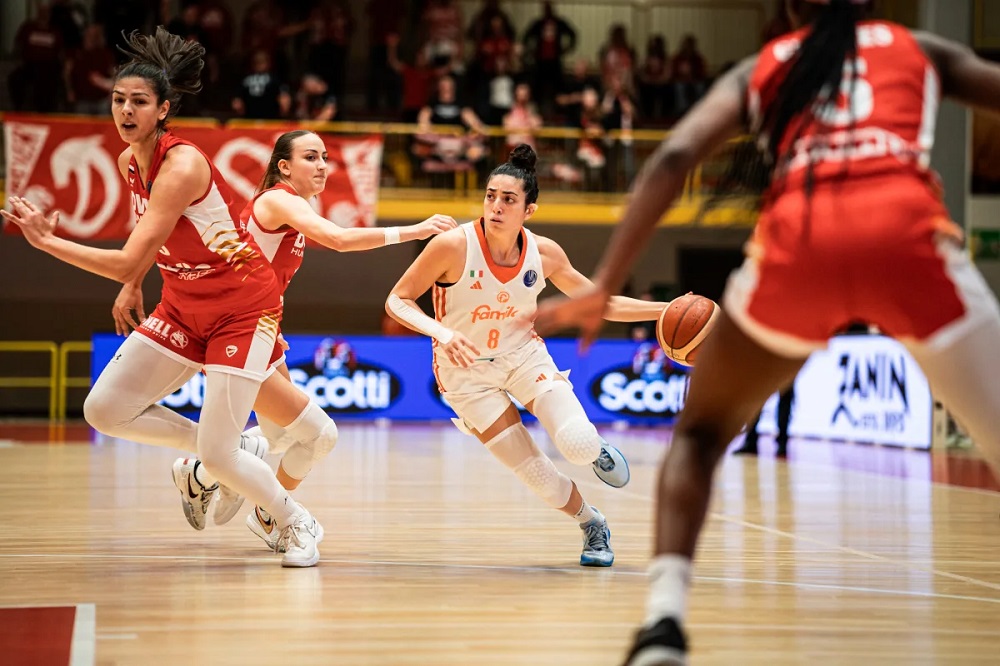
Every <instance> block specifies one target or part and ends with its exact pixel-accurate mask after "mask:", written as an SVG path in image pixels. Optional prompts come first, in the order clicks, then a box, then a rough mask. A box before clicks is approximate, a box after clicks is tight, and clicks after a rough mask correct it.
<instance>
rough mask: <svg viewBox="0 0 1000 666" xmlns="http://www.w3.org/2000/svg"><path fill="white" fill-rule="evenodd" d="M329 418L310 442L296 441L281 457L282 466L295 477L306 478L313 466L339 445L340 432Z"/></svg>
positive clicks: (289, 474)
mask: <svg viewBox="0 0 1000 666" xmlns="http://www.w3.org/2000/svg"><path fill="white" fill-rule="evenodd" d="M327 418H328V419H329V423H327V424H326V425H325V426H324V427H323V429H322V430H320V432H319V435H317V436H316V437H314V438H313V439H311V440H309V441H308V442H295V443H294V444H293V445H292V446H291V447H290V448H289V449H288V451H287V452H286V453H285V455H284V457H283V458H282V459H281V467H282V469H284V470H285V473H286V474H288V476H290V477H292V478H293V479H304V478H306V475H308V474H309V472H310V471H312V468H313V466H314V465H315V464H316V463H317V462H319V461H320V460H322V459H323V458H325V457H326V456H327V454H329V453H330V451H333V448H334V447H335V446H336V445H337V439H338V438H339V436H340V433H339V432H338V430H337V424H336V423H334V422H333V419H330V418H329V417H327Z"/></svg>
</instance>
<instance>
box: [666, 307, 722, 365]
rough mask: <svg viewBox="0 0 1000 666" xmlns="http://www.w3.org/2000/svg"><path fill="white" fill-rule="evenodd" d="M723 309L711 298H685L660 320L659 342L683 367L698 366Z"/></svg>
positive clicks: (667, 310)
mask: <svg viewBox="0 0 1000 666" xmlns="http://www.w3.org/2000/svg"><path fill="white" fill-rule="evenodd" d="M718 314H719V306H718V305H716V304H715V301H713V300H712V299H710V298H705V297H704V296H697V295H695V294H685V295H684V296H681V297H680V298H675V299H674V300H673V301H671V302H670V304H669V305H668V306H667V307H665V308H663V312H661V313H660V318H659V319H657V320H656V340H657V342H659V343H660V347H662V348H663V352H664V353H665V354H666V355H667V356H669V357H670V358H671V359H672V360H674V361H676V362H677V363H680V364H681V365H688V366H690V365H694V360H695V357H696V356H697V354H698V347H700V346H701V343H702V342H703V341H704V340H705V338H706V337H707V336H708V334H709V332H710V331H711V330H712V327H713V326H714V325H715V319H716V317H718Z"/></svg>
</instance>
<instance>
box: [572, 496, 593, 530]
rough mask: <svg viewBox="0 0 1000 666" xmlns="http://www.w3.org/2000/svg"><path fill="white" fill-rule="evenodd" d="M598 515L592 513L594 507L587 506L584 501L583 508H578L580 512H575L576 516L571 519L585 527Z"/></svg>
mask: <svg viewBox="0 0 1000 666" xmlns="http://www.w3.org/2000/svg"><path fill="white" fill-rule="evenodd" d="M598 515H599V514H598V513H597V512H596V511H594V507H592V506H590V505H589V504H587V501H586V500H584V501H583V506H581V507H580V510H579V511H577V512H576V515H575V516H573V517H574V518H576V522H578V523H580V524H581V525H586V524H587V523H589V522H590V521H592V520H593V519H594V518H597V516H598Z"/></svg>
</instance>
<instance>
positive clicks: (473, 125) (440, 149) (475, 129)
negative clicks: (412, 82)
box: [414, 76, 486, 173]
mask: <svg viewBox="0 0 1000 666" xmlns="http://www.w3.org/2000/svg"><path fill="white" fill-rule="evenodd" d="M417 123H418V124H419V125H420V134H418V135H417V137H416V143H415V144H414V153H415V154H416V155H417V156H418V157H419V158H421V159H422V160H423V162H422V164H421V166H422V168H423V170H424V171H426V172H428V173H444V172H454V171H469V170H471V169H472V168H473V167H474V166H475V165H476V164H478V163H479V162H481V161H482V159H483V158H484V157H486V147H485V145H484V143H483V140H482V134H483V133H485V131H486V126H485V125H484V124H483V122H482V120H480V119H479V116H477V115H476V112H475V111H473V110H472V108H470V107H469V106H468V105H467V104H463V103H462V102H460V100H459V99H458V91H457V89H456V85H455V79H454V78H453V77H451V76H442V77H441V78H440V79H438V82H437V92H436V94H435V95H434V96H433V97H432V98H431V101H430V103H429V104H428V105H427V106H425V107H424V108H423V109H421V110H420V115H419V116H418V117H417ZM438 125H459V126H462V127H464V128H465V129H466V130H467V131H468V134H465V135H463V136H455V135H449V134H438V133H434V131H433V130H434V127H435V126H438Z"/></svg>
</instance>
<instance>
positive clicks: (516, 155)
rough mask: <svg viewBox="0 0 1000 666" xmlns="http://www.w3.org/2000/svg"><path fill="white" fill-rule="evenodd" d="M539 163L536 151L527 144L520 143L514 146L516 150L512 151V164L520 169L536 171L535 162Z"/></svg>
mask: <svg viewBox="0 0 1000 666" xmlns="http://www.w3.org/2000/svg"><path fill="white" fill-rule="evenodd" d="M537 161H538V155H537V154H536V153H535V151H534V149H533V148H532V147H531V146H529V145H528V144H526V143H519V144H517V145H516V146H514V150H512V151H510V163H511V165H512V166H515V167H517V168H518V169H524V170H525V171H534V170H535V162H537Z"/></svg>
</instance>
